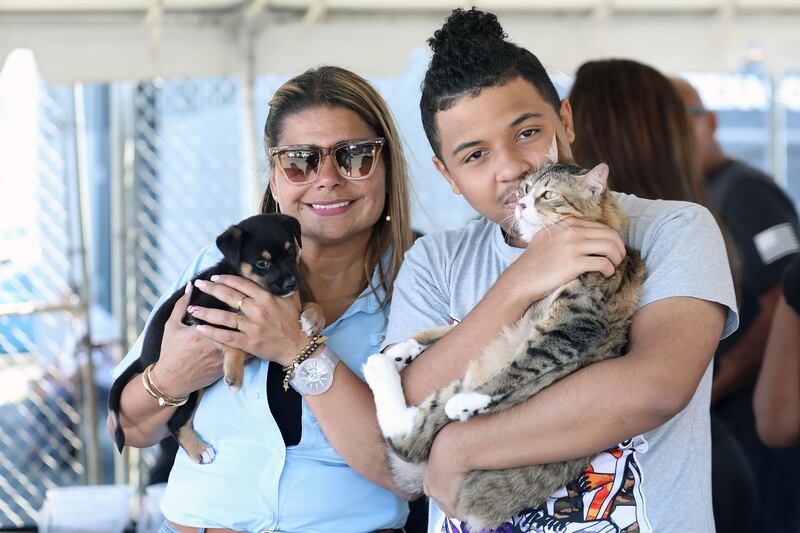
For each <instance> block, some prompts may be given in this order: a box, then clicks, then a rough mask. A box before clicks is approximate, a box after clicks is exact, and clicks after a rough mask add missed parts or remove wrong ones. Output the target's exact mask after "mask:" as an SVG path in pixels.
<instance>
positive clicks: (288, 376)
mask: <svg viewBox="0 0 800 533" xmlns="http://www.w3.org/2000/svg"><path fill="white" fill-rule="evenodd" d="M326 340H328V337H326V336H325V335H320V334H316V335H314V336H313V337H311V341H310V342H309V343H308V344H306V347H305V348H303V349H302V350H301V351H300V353H299V354H297V355H296V356H295V358H294V359H292V362H291V363H289V366H285V367H283V372H284V374H285V376H283V390H284V391H288V390H289V382H290V381H291V380H292V378H293V377H294V373H295V371H296V370H297V367H298V366H300V363H302V362H303V361H305V360H306V359H308V358H309V357H310V356H311V354H312V353H314V352H316V351H317V348H319V347H320V346H321V345H322V343H324V342H325V341H326Z"/></svg>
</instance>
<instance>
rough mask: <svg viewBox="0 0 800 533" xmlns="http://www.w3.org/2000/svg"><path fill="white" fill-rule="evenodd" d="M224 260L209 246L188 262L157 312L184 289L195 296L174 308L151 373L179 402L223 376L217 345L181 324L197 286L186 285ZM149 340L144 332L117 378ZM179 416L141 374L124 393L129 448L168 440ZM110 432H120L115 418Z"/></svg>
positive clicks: (122, 413) (124, 425)
mask: <svg viewBox="0 0 800 533" xmlns="http://www.w3.org/2000/svg"><path fill="white" fill-rule="evenodd" d="M221 257H222V256H221V255H220V253H219V250H217V248H216V246H214V245H211V246H208V247H206V248H205V249H204V250H202V251H201V252H200V253H198V254H197V255H196V256H195V257H193V258H192V259H191V260H190V261H188V262H187V264H186V266H185V267H184V268H183V270H182V271H181V273H180V274H179V275H178V278H177V280H176V281H175V282H174V283H173V285H172V286H171V287H169V288H168V289H167V290H166V291H165V293H164V294H163V295H162V296H161V298H159V300H158V301H157V302H156V304H155V306H154V307H153V309H159V308H160V307H161V306H162V304H164V302H166V301H167V300H168V299H169V298H170V297H171V296H172V294H173V293H174V292H175V291H176V290H178V288H180V287H185V289H186V291H189V292H188V293H187V294H185V295H184V296H183V297H181V298H180V299H179V300H178V301H177V302H176V303H175V305H174V306H173V310H172V314H171V316H170V318H169V320H168V322H167V326H166V328H165V331H164V337H163V340H162V346H161V356H160V359H159V362H158V364H157V365H156V366H155V367H154V368H153V370H152V372H151V377H152V379H153V381H154V382H155V384H156V385H157V386H158V387H159V388H160V389H161V390H162V391H164V392H165V393H167V394H169V395H170V396H173V397H175V398H177V397H182V396H184V395H185V394H188V393H189V392H192V391H194V390H199V389H201V388H203V387H205V386H206V385H209V384H211V383H213V382H214V381H216V380H217V379H219V378H220V377H221V376H222V366H221V361H222V359H221V355H220V353H219V350H218V349H217V348H216V346H214V345H213V344H212V343H211V342H209V341H208V340H207V339H206V338H205V337H203V335H201V334H200V333H198V332H197V331H195V329H194V328H191V327H188V326H185V325H184V324H183V323H182V322H181V318H182V317H183V314H184V313H185V312H186V306H187V304H188V301H189V297H188V294H190V293H191V290H192V288H191V286H189V285H186V284H187V282H188V281H189V280H191V279H192V278H193V277H194V276H195V275H197V273H198V272H200V271H202V270H204V269H206V268H208V267H210V266H212V265H213V264H215V263H216V262H217V261H219V259H220V258H221ZM154 315H155V312H153V313H152V314H151V315H150V317H149V318H148V320H147V324H146V325H145V328H144V331H145V332H146V331H147V328H148V327H149V325H150V321H151V320H152V319H153V317H154ZM144 336H145V333H144V332H143V333H142V334H141V335H140V336H139V338H138V339H137V340H136V342H135V343H134V344H133V346H131V349H130V351H129V352H128V354H127V355H126V356H125V358H124V359H123V360H122V361H121V362H120V363H119V364H118V365H117V367H116V368H115V369H114V370H113V372H112V376H113V377H114V378H115V379H116V378H117V377H118V376H119V375H120V374H121V373H122V372H123V370H124V369H125V368H127V367H128V366H129V365H130V364H131V363H133V361H134V360H136V359H137V358H138V357H139V356H140V355H141V351H142V344H143V340H144ZM184 393H185V394H184ZM174 412H175V409H174V408H171V407H161V406H159V405H158V401H157V400H156V399H155V398H153V397H152V396H150V395H149V394H148V393H147V391H145V389H144V386H143V384H142V379H141V374H138V375H136V376H134V377H133V378H132V379H131V380H130V381H129V382H128V384H127V386H126V387H125V389H124V390H123V393H122V396H121V400H120V419H119V423H120V425H121V427H122V429H123V431H124V432H125V441H126V444H127V445H129V446H133V447H137V448H146V447H149V446H152V445H154V444H156V443H157V442H159V441H160V440H161V439H162V438H164V437H165V436H166V435H167V427H166V423H167V421H168V420H169V419H170V418H171V417H172V415H173V414H174ZM106 427H107V428H108V431H109V432H110V433H111V435H112V438H113V435H114V429H115V428H114V421H113V418H112V416H111V413H109V414H108V417H107V420H106Z"/></svg>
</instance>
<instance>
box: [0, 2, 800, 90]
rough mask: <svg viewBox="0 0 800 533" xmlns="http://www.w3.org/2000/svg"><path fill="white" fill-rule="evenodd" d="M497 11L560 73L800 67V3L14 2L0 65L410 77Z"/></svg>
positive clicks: (1, 23) (69, 75) (98, 75)
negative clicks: (446, 43)
mask: <svg viewBox="0 0 800 533" xmlns="http://www.w3.org/2000/svg"><path fill="white" fill-rule="evenodd" d="M470 4H476V5H478V6H479V7H481V8H483V9H487V10H491V11H494V12H496V13H497V14H498V16H499V17H500V19H501V22H502V23H503V25H504V28H505V29H506V31H507V33H508V34H509V36H510V38H511V39H512V40H514V41H515V42H518V43H519V44H522V45H524V46H526V47H528V48H529V49H531V50H532V51H534V52H535V53H536V54H537V55H539V56H540V58H541V59H542V61H543V62H544V63H545V64H547V65H548V66H549V67H551V68H552V69H554V70H556V71H563V72H573V71H574V70H575V68H576V67H577V66H578V65H580V64H581V63H582V62H583V61H586V60H587V59H592V58H598V57H612V56H613V57H630V58H634V59H639V60H641V61H645V62H647V63H650V64H653V65H655V66H657V67H658V68H660V69H662V70H664V71H667V72H675V71H678V70H705V71H725V70H738V69H740V68H741V66H742V65H743V63H744V62H745V61H747V60H758V61H760V62H761V64H762V66H763V67H764V68H765V69H766V70H767V71H768V72H771V73H773V74H781V73H784V72H790V71H798V70H800V55H798V54H797V50H800V31H798V30H797V28H799V27H800V0H529V1H523V0H484V1H477V0H476V1H474V2H456V1H452V0H405V1H403V2H402V3H401V2H390V1H366V0H250V1H241V0H238V1H237V0H3V1H2V2H0V58H4V57H5V56H6V55H7V54H8V53H9V52H10V51H11V50H13V49H15V48H20V47H25V48H30V49H32V50H33V52H34V54H35V55H36V58H37V62H38V64H39V68H40V70H41V72H42V73H43V75H44V77H45V78H46V79H48V80H49V81H51V82H56V83H58V82H70V81H75V80H84V81H88V80H114V79H138V78H151V77H154V76H163V77H173V76H191V75H219V74H237V73H238V74H243V75H244V74H246V73H248V72H249V73H253V72H256V73H264V72H276V73H295V72H298V71H300V70H303V69H305V68H307V67H309V66H313V65H318V64H321V63H333V64H338V65H342V66H345V67H349V68H352V69H354V70H356V71H357V72H360V73H363V74H366V75H384V74H393V73H397V72H400V71H402V70H403V68H404V67H405V66H406V64H407V63H408V61H409V58H410V57H411V54H412V53H413V51H414V50H415V49H418V48H420V47H424V46H425V40H426V39H427V38H428V37H429V36H430V35H431V34H432V32H433V31H434V30H435V29H436V28H437V27H439V26H440V25H441V23H442V21H443V20H444V17H445V16H446V15H447V13H448V12H449V10H450V9H452V8H453V7H458V6H465V5H470Z"/></svg>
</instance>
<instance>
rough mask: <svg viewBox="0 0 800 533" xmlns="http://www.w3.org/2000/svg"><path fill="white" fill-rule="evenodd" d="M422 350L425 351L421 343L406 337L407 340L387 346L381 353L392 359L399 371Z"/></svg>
mask: <svg viewBox="0 0 800 533" xmlns="http://www.w3.org/2000/svg"><path fill="white" fill-rule="evenodd" d="M423 351H425V347H424V346H423V345H421V344H420V343H418V342H417V341H416V340H414V339H408V340H407V341H404V342H398V343H396V344H392V345H390V346H387V347H386V348H385V349H384V350H383V354H384V355H385V356H386V357H388V358H389V359H391V360H392V361H394V365H395V367H397V371H398V372H399V371H401V370H403V369H404V368H405V367H407V366H408V365H410V364H411V361H413V360H414V359H416V358H417V356H418V355H419V354H421V353H422V352H423Z"/></svg>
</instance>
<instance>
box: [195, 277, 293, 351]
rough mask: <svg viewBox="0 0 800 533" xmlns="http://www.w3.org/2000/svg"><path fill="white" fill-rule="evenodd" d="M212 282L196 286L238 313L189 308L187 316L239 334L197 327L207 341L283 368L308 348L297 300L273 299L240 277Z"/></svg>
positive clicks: (250, 281) (214, 278) (253, 283)
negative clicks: (227, 328)
mask: <svg viewBox="0 0 800 533" xmlns="http://www.w3.org/2000/svg"><path fill="white" fill-rule="evenodd" d="M211 279H212V281H201V280H198V281H196V282H195V285H196V286H197V287H198V288H199V289H200V290H202V291H203V292H205V293H207V294H210V295H211V296H213V297H214V298H217V299H218V300H220V301H222V302H225V303H226V304H228V305H229V306H231V307H233V308H234V309H236V308H239V310H240V312H239V313H236V312H233V311H224V310H221V309H210V308H205V307H195V306H192V307H191V308H190V309H189V312H190V313H191V314H192V316H195V317H197V318H199V319H201V320H204V321H206V322H209V323H211V324H219V325H223V326H227V327H229V328H235V329H237V330H238V331H230V330H226V329H220V328H215V327H213V326H197V329H198V331H200V332H201V333H202V334H203V335H205V336H207V337H208V338H209V339H213V340H215V341H217V342H219V343H222V344H226V345H228V346H231V347H233V348H239V349H241V350H244V351H245V352H246V353H249V354H252V355H255V356H256V357H259V358H261V359H266V360H269V361H275V362H276V363H279V364H281V365H283V366H287V365H289V363H291V362H292V359H294V357H295V356H296V355H297V354H298V353H299V352H300V351H301V350H302V349H303V348H304V347H305V346H306V345H307V344H308V341H309V339H308V337H307V336H306V334H305V333H303V331H302V330H301V329H300V310H301V309H300V296H299V294H295V295H293V296H292V297H289V298H281V297H276V296H273V295H272V294H271V293H270V292H268V291H266V290H264V289H263V288H262V287H261V286H260V285H258V284H257V283H255V282H254V281H252V280H249V279H247V278H243V277H240V276H228V275H223V276H212V278H211Z"/></svg>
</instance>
